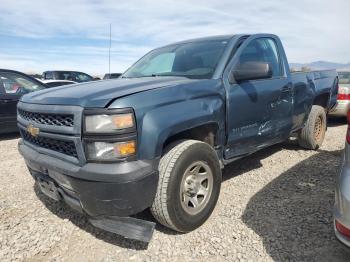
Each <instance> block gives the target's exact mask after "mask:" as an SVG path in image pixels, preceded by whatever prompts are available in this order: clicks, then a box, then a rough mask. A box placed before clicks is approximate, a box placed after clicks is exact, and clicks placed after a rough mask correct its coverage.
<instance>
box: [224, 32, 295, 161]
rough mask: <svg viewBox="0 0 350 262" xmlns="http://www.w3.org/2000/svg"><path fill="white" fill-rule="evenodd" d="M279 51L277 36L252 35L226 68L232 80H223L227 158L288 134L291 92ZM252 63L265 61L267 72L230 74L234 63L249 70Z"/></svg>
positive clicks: (264, 145) (252, 150)
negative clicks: (246, 76) (244, 76)
mask: <svg viewBox="0 0 350 262" xmlns="http://www.w3.org/2000/svg"><path fill="white" fill-rule="evenodd" d="M282 54H283V55H284V53H282V50H281V49H280V42H279V41H278V39H274V38H272V37H256V36H253V37H250V38H248V39H247V40H246V41H245V42H244V43H243V44H242V46H241V47H240V48H239V49H238V51H237V53H236V55H235V56H234V58H233V61H232V62H233V63H231V69H229V70H230V71H229V74H231V75H232V77H233V80H232V81H231V80H228V81H226V84H225V85H226V90H227V93H228V98H227V99H228V105H227V140H228V141H227V147H226V149H225V158H226V159H229V158H233V157H239V156H242V155H245V154H250V153H253V152H255V151H257V150H258V149H260V148H263V147H266V146H268V145H271V144H274V143H277V142H280V141H282V140H284V139H286V137H288V135H289V132H290V130H291V127H292V108H293V93H292V84H291V83H290V79H289V77H287V75H286V74H285V69H284V66H283V62H282V61H283V60H282V57H283V56H282ZM252 63H253V64H254V63H255V64H257V63H260V64H265V65H267V66H268V69H269V71H268V72H269V76H264V77H261V78H259V77H256V78H253V79H245V80H242V81H236V80H235V79H234V76H233V71H234V70H235V68H237V67H236V66H237V65H244V64H245V65H247V66H248V67H247V68H248V69H247V70H248V73H251V72H249V70H250V69H251V68H250V67H249V65H251V64H252ZM251 71H254V69H252V70H251ZM226 75H227V76H228V74H226ZM228 78H229V77H228Z"/></svg>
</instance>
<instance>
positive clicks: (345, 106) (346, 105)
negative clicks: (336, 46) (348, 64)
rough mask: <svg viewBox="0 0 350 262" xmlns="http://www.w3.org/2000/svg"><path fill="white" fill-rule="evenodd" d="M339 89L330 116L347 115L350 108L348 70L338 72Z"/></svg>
mask: <svg viewBox="0 0 350 262" xmlns="http://www.w3.org/2000/svg"><path fill="white" fill-rule="evenodd" d="M338 76H339V90H338V97H337V106H336V107H335V108H334V109H333V110H332V111H331V112H330V115H332V116H347V113H348V111H349V109H350V72H338Z"/></svg>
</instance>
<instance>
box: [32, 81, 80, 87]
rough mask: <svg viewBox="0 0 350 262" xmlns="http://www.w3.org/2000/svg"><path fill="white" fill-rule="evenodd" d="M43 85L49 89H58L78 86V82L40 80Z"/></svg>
mask: <svg viewBox="0 0 350 262" xmlns="http://www.w3.org/2000/svg"><path fill="white" fill-rule="evenodd" d="M38 80H39V81H41V82H42V83H44V84H45V85H46V86H47V87H49V88H50V87H56V86H65V85H72V84H76V83H77V82H75V81H71V80H42V79H38Z"/></svg>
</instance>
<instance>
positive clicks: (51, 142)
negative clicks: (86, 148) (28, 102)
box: [20, 129, 78, 158]
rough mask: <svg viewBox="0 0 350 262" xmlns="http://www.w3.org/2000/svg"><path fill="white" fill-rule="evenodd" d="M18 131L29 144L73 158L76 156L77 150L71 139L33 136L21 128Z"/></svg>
mask: <svg viewBox="0 0 350 262" xmlns="http://www.w3.org/2000/svg"><path fill="white" fill-rule="evenodd" d="M20 132H21V136H22V138H23V139H24V140H25V141H27V142H29V143H31V144H34V145H36V146H39V147H42V148H45V149H49V150H53V151H56V152H59V153H62V154H65V155H68V156H72V157H75V158H77V157H78V154H77V150H76V147H75V144H74V142H73V141H63V140H58V139H53V138H48V137H40V136H37V137H34V136H32V135H31V134H29V133H28V132H27V131H25V130H23V129H20Z"/></svg>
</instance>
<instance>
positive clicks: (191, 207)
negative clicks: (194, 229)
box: [180, 161, 214, 215]
mask: <svg viewBox="0 0 350 262" xmlns="http://www.w3.org/2000/svg"><path fill="white" fill-rule="evenodd" d="M213 180H214V179H213V172H212V171H211V168H210V167H209V166H208V164H206V163H205V162H203V161H197V162H194V163H192V164H191V165H190V166H189V167H188V168H187V169H186V170H185V172H184V175H183V177H182V181H181V187H180V201H181V206H182V208H183V209H184V210H185V212H186V213H188V214H190V215H196V214H198V213H200V212H201V211H202V210H203V209H204V208H205V207H206V206H207V204H208V202H209V200H210V197H211V194H212V191H213Z"/></svg>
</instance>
